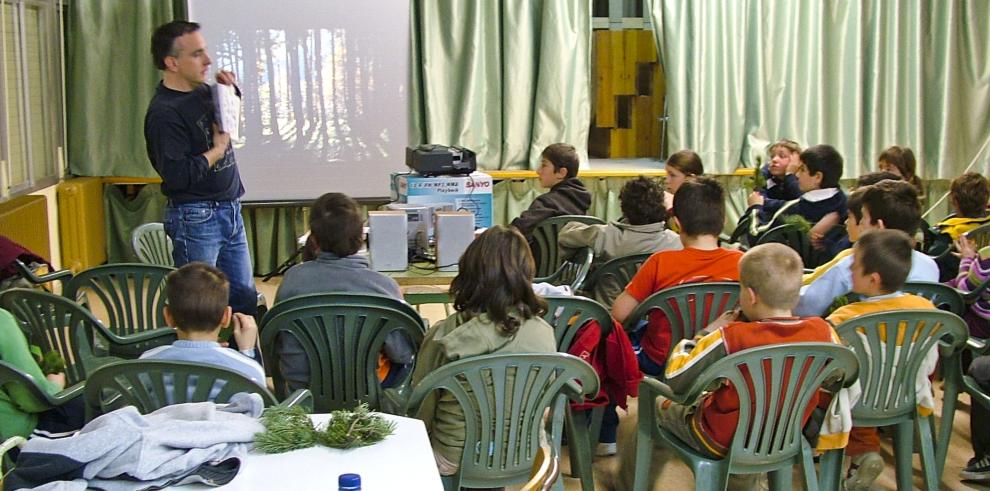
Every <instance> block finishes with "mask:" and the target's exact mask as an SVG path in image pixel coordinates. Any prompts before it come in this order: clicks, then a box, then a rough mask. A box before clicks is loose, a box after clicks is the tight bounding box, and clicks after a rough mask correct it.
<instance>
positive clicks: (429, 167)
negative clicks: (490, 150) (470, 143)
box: [406, 145, 478, 176]
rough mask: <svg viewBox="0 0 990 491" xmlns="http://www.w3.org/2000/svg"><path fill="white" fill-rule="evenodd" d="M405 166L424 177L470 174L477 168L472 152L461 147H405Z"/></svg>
mask: <svg viewBox="0 0 990 491" xmlns="http://www.w3.org/2000/svg"><path fill="white" fill-rule="evenodd" d="M406 165H407V166H409V168H410V169H412V170H414V171H416V172H417V173H419V174H421V175H424V176H444V175H455V174H470V173H472V172H474V171H475V170H476V169H477V168H478V163H477V161H476V159H475V155H474V152H472V151H470V150H468V149H466V148H462V147H447V146H443V145H420V146H418V147H415V148H413V147H406Z"/></svg>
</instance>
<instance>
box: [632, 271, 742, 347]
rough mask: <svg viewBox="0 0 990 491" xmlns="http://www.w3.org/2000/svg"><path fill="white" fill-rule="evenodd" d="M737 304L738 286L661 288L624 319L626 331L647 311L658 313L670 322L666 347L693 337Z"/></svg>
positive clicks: (712, 284) (713, 283) (697, 285)
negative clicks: (669, 333) (662, 314)
mask: <svg viewBox="0 0 990 491" xmlns="http://www.w3.org/2000/svg"><path fill="white" fill-rule="evenodd" d="M738 304H739V283H734V282H708V283H689V284H684V285H678V286H673V287H670V288H665V289H663V290H660V291H659V292H656V293H654V294H653V295H650V296H649V297H647V298H646V300H643V301H642V302H640V304H639V305H638V306H637V307H636V309H635V310H633V311H632V313H630V314H629V316H628V317H626V321H625V323H624V325H623V326H624V327H625V328H626V329H627V330H629V329H633V328H635V327H636V325H637V324H638V323H639V322H640V321H642V320H644V319H646V318H647V316H648V315H649V313H650V312H652V311H654V310H657V309H659V310H661V311H662V312H663V313H664V315H666V317H667V319H668V320H669V321H670V328H671V337H670V345H671V346H674V345H676V344H677V343H678V342H680V341H681V340H682V339H689V338H692V337H694V335H695V334H697V332H698V331H700V330H701V329H703V328H704V327H705V326H707V325H708V324H710V323H711V322H712V321H713V320H715V319H716V318H717V317H718V316H720V315H722V313H723V312H725V311H727V310H731V309H734V308H736V306H737V305H738Z"/></svg>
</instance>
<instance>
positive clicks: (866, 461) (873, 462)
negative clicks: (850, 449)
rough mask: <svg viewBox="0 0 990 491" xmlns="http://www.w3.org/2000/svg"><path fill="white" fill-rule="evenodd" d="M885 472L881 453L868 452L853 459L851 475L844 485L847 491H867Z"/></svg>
mask: <svg viewBox="0 0 990 491" xmlns="http://www.w3.org/2000/svg"><path fill="white" fill-rule="evenodd" d="M881 472H883V456H881V455H880V453H879V452H866V453H862V454H859V455H857V456H855V457H853V458H852V463H850V464H849V474H847V475H846V480H845V481H843V483H842V485H843V488H844V489H845V490H846V491H867V490H869V489H870V486H871V485H872V484H873V481H876V480H877V477H878V476H880V473H881Z"/></svg>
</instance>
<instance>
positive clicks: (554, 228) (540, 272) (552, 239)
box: [532, 215, 605, 278]
mask: <svg viewBox="0 0 990 491" xmlns="http://www.w3.org/2000/svg"><path fill="white" fill-rule="evenodd" d="M571 222H579V223H583V224H587V225H604V224H605V221H604V220H602V219H601V218H598V217H593V216H587V215H561V216H557V217H551V218H547V219H546V220H543V221H542V222H540V223H539V224H537V225H536V228H534V229H533V234H532V237H533V239H532V241H533V243H534V244H535V245H536V250H535V251H533V253H534V256H536V276H537V277H538V278H543V277H547V276H550V275H552V274H554V273H555V272H556V271H557V270H558V269H559V268H560V266H561V265H562V264H563V263H564V260H565V258H564V257H563V256H562V255H561V254H560V248H559V247H558V246H557V234H558V233H559V232H560V229H561V228H563V227H564V225H567V224H568V223H571Z"/></svg>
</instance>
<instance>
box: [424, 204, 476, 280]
mask: <svg viewBox="0 0 990 491" xmlns="http://www.w3.org/2000/svg"><path fill="white" fill-rule="evenodd" d="M433 216H434V217H435V220H436V224H435V225H434V230H435V231H436V237H437V267H438V268H439V269H440V271H457V261H459V260H460V259H461V255H463V254H464V251H465V250H466V249H467V247H468V245H469V244H470V243H471V241H472V240H474V213H471V212H470V211H438V212H436V213H434V214H433Z"/></svg>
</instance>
